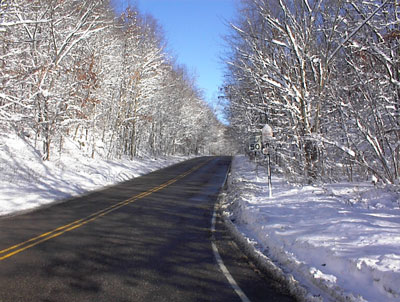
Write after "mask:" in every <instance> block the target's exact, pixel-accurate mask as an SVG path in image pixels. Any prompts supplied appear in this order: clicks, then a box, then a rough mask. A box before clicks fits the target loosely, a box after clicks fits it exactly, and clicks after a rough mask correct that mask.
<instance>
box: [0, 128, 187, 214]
mask: <svg viewBox="0 0 400 302" xmlns="http://www.w3.org/2000/svg"><path fill="white" fill-rule="evenodd" d="M99 145H100V144H99ZM64 146H65V149H66V150H68V151H67V152H66V153H64V154H63V156H61V157H60V156H59V155H58V154H57V153H56V152H55V153H53V154H52V155H51V160H50V161H42V159H41V155H40V154H39V152H38V151H37V150H36V148H34V147H33V145H32V143H31V142H29V141H28V140H23V139H21V138H20V137H18V136H17V135H14V134H0V171H1V173H0V216H2V215H9V214H13V213H16V212H21V211H26V210H31V209H34V208H37V207H39V206H42V205H45V204H49V203H52V202H55V201H59V200H62V199H65V198H69V197H72V196H77V195H81V194H84V193H86V192H88V191H91V190H96V189H100V188H102V187H104V186H108V185H112V184H115V183H118V182H121V181H124V180H128V179H131V178H133V177H137V176H140V175H143V174H146V173H149V172H151V171H154V170H157V169H160V168H162V167H166V166H169V165H171V164H174V163H177V162H179V161H183V160H185V159H187V158H188V157H183V156H181V157H180V156H174V157H168V158H167V157H166V158H157V159H154V158H141V159H134V160H129V159H121V160H114V161H111V160H104V159H100V158H98V157H97V156H96V158H95V159H91V158H90V157H87V156H85V155H84V152H83V151H82V150H79V144H77V143H74V142H73V141H72V140H67V141H65V142H64Z"/></svg>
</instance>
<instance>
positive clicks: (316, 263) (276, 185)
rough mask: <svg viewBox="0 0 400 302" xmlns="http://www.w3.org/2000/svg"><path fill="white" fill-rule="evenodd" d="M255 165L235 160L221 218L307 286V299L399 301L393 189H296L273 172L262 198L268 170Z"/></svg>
mask: <svg viewBox="0 0 400 302" xmlns="http://www.w3.org/2000/svg"><path fill="white" fill-rule="evenodd" d="M255 170H256V169H255V164H254V163H252V162H250V161H249V160H248V159H247V158H246V157H244V156H238V157H235V158H234V160H233V163H232V172H231V176H230V178H229V182H228V184H229V188H228V194H227V196H226V198H225V200H226V201H227V202H228V205H225V209H224V211H225V215H228V217H229V218H230V219H231V220H232V221H233V222H234V224H235V225H236V227H237V228H238V230H239V231H240V232H242V234H243V235H244V236H246V237H247V241H248V242H253V243H254V244H255V245H257V246H258V247H259V249H260V250H261V251H263V252H264V253H265V254H266V255H267V256H268V257H269V258H270V259H271V260H272V261H273V262H274V263H276V264H277V265H278V266H280V267H281V268H283V270H284V272H285V273H287V274H290V275H293V276H294V278H295V279H296V280H297V281H299V282H300V284H301V285H302V286H303V287H304V288H306V289H307V290H308V291H309V295H308V300H309V301H370V302H394V301H397V302H398V301H400V209H399V200H400V199H399V193H396V191H395V188H394V187H393V188H390V187H384V188H383V187H382V188H379V187H375V186H374V185H373V184H372V183H346V182H343V183H335V184H327V185H320V186H311V185H305V186H296V185H293V184H289V183H287V182H286V181H285V180H284V179H283V178H281V177H277V176H275V177H273V179H272V182H273V196H272V198H268V187H267V177H266V172H265V171H264V170H261V171H260V169H259V176H257V175H256V172H255ZM303 298H304V297H303ZM305 300H307V298H306V299H305Z"/></svg>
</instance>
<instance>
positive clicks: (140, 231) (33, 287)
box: [0, 157, 294, 302]
mask: <svg viewBox="0 0 400 302" xmlns="http://www.w3.org/2000/svg"><path fill="white" fill-rule="evenodd" d="M230 160H231V159H230V158H229V157H203V158H196V159H192V160H189V161H186V162H184V163H180V164H177V165H174V166H171V167H168V168H166V169H162V170H159V171H156V172H153V173H150V174H148V175H145V176H142V177H139V178H135V179H133V180H130V181H127V182H124V183H121V184H119V185H117V186H114V187H110V188H107V189H104V190H102V191H98V192H94V193H91V194H88V195H86V196H82V197H79V198H75V199H71V200H69V201H66V202H64V203H61V204H56V205H54V206H51V207H48V208H44V209H40V210H37V211H34V212H31V213H28V214H24V215H19V216H15V217H8V218H2V219H0V302H19V301H42V302H50V301H68V302H72V301H80V302H83V301H96V302H100V301H121V302H122V301H243V297H242V298H240V297H239V296H238V295H237V292H236V291H235V290H234V289H233V287H232V285H231V284H230V283H229V282H228V279H227V277H226V274H224V273H223V272H222V271H221V266H220V264H219V262H217V261H216V258H215V251H213V249H212V244H211V241H212V239H213V238H214V236H212V233H211V218H212V216H213V209H214V205H215V203H216V200H217V196H218V192H219V190H220V188H221V185H222V184H223V181H224V179H225V176H226V173H227V170H228V168H229V165H230ZM215 238H216V242H215V245H216V246H217V248H218V250H219V253H220V255H221V258H222V260H223V262H224V264H225V265H226V267H227V269H228V270H229V272H230V274H231V275H232V277H233V279H235V281H236V283H237V285H238V286H239V287H240V288H241V289H242V290H243V292H244V293H245V295H246V296H247V297H248V299H249V300H250V301H252V302H255V301H280V302H285V301H294V300H293V299H292V298H290V297H288V296H287V295H285V294H283V293H280V292H279V291H277V290H276V289H275V286H273V281H271V280H269V279H268V278H267V277H266V276H264V275H262V274H260V273H257V272H256V270H254V269H253V268H252V267H251V265H250V264H249V263H247V260H246V258H245V257H244V256H243V255H242V254H241V252H240V251H239V250H238V249H237V247H236V246H235V244H233V243H232V241H231V238H230V237H229V234H228V233H227V232H226V230H225V229H224V226H223V224H222V223H221V222H220V221H219V220H217V223H216V231H215ZM278 287H279V286H278ZM246 299H247V298H246Z"/></svg>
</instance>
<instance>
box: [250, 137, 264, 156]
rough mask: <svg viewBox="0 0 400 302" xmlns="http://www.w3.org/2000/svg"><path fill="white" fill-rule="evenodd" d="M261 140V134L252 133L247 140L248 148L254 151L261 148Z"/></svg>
mask: <svg viewBox="0 0 400 302" xmlns="http://www.w3.org/2000/svg"><path fill="white" fill-rule="evenodd" d="M262 147H263V146H262V141H261V135H254V136H252V137H250V140H249V150H250V151H252V152H254V151H256V152H257V151H261V150H262Z"/></svg>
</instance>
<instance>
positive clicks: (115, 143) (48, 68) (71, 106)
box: [0, 0, 229, 160]
mask: <svg viewBox="0 0 400 302" xmlns="http://www.w3.org/2000/svg"><path fill="white" fill-rule="evenodd" d="M166 44H167V42H166V41H165V39H164V37H163V34H162V29H161V28H160V26H159V25H158V24H157V21H156V20H155V19H154V18H152V17H151V16H148V15H143V14H141V13H140V12H139V11H138V9H136V8H135V7H130V8H128V9H127V10H126V11H125V12H123V13H122V14H121V15H118V16H117V15H116V13H115V12H114V11H113V9H112V7H111V5H110V1H108V0H80V1H75V0H61V1H59V0H1V5H0V81H1V86H0V129H1V131H2V132H3V133H9V132H16V133H18V135H19V136H20V137H23V138H24V139H26V140H29V141H30V142H32V144H34V146H35V147H36V148H37V149H38V150H39V152H40V153H41V154H42V157H43V160H49V159H50V158H51V157H52V156H53V155H54V154H57V155H60V154H63V150H64V145H65V141H66V140H73V141H74V142H76V143H78V144H79V146H80V148H81V150H82V151H83V152H84V153H85V154H86V155H87V156H91V157H95V156H101V157H104V158H121V157H122V156H125V157H130V158H134V157H137V156H139V157H140V156H143V155H149V156H155V157H157V156H159V155H171V154H186V155H191V154H193V155H196V154H220V153H221V152H224V151H225V149H224V148H223V146H224V144H225V143H226V142H227V141H228V140H229V139H228V137H227V127H226V126H224V125H222V124H221V123H220V122H219V121H218V119H217V118H216V116H215V114H214V112H213V110H212V109H211V108H210V107H209V106H208V105H207V103H206V102H205V101H204V100H203V98H202V93H201V91H200V90H199V89H198V88H197V87H196V83H195V79H194V77H193V76H191V75H190V74H189V73H188V72H187V71H186V69H185V66H180V65H178V64H176V62H175V61H176V60H175V59H174V57H172V56H171V55H170V54H168V52H167V51H166V50H165V49H166ZM226 140H227V141H226ZM228 144H229V143H228Z"/></svg>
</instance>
